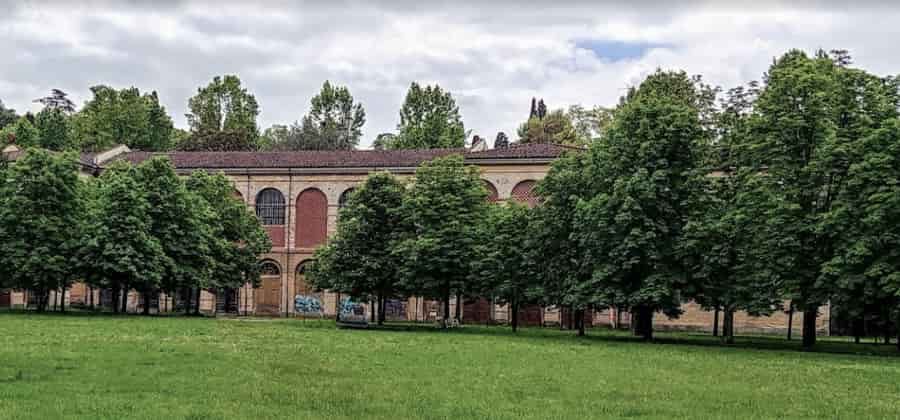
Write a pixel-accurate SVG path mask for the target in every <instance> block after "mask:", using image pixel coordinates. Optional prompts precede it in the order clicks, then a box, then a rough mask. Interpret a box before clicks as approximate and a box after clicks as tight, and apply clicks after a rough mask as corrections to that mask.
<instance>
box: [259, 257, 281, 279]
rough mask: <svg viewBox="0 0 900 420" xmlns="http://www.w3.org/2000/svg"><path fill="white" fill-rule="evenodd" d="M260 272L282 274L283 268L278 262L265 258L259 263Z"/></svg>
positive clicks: (263, 273)
mask: <svg viewBox="0 0 900 420" xmlns="http://www.w3.org/2000/svg"><path fill="white" fill-rule="evenodd" d="M259 274H260V275H262V276H280V275H281V268H280V267H278V263H276V262H275V261H272V260H265V261H262V262H260V263H259Z"/></svg>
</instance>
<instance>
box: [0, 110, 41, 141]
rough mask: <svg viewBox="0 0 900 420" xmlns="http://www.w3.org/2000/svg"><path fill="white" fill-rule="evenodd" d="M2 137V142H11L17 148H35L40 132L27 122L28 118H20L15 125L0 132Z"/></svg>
mask: <svg viewBox="0 0 900 420" xmlns="http://www.w3.org/2000/svg"><path fill="white" fill-rule="evenodd" d="M0 133H2V135H3V139H2V140H3V141H4V142H9V141H10V140H12V141H13V142H15V144H17V145H18V146H19V147H23V148H25V147H36V146H38V144H39V142H40V132H38V129H37V128H35V127H34V125H32V124H31V121H28V118H25V117H22V118H19V119H18V120H16V122H15V123H13V124H10V125H8V126H6V127H5V128H4V129H3V130H0Z"/></svg>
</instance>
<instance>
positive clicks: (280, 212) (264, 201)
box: [256, 188, 284, 226]
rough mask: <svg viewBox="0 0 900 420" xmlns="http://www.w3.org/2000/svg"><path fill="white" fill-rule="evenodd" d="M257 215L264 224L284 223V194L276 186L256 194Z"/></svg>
mask: <svg viewBox="0 0 900 420" xmlns="http://www.w3.org/2000/svg"><path fill="white" fill-rule="evenodd" d="M256 217H258V218H259V220H260V222H261V223H262V224H263V225H267V226H268V225H283V224H284V195H282V194H281V191H278V190H276V189H274V188H266V189H264V190H262V191H260V192H259V194H258V195H257V196H256Z"/></svg>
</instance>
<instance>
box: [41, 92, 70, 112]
mask: <svg viewBox="0 0 900 420" xmlns="http://www.w3.org/2000/svg"><path fill="white" fill-rule="evenodd" d="M34 102H37V103H40V104H42V105H44V109H45V110H46V109H52V110H58V111H60V112H62V113H63V114H66V115H70V114H73V113H75V103H74V102H72V100H71V99H69V94H67V93H66V92H63V91H62V90H60V89H51V90H50V94H49V95H47V96H45V97H43V98H37V99H35V100H34Z"/></svg>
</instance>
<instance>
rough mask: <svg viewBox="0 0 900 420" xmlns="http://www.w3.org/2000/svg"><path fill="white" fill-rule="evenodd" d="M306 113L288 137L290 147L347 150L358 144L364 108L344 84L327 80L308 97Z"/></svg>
mask: <svg viewBox="0 0 900 420" xmlns="http://www.w3.org/2000/svg"><path fill="white" fill-rule="evenodd" d="M311 104H312V107H311V108H310V110H309V113H308V114H307V115H306V116H305V117H303V121H302V124H301V126H300V127H297V126H296V124H295V126H294V127H293V129H292V133H291V134H292V135H291V136H289V137H288V139H289V140H288V144H287V146H288V148H289V149H291V150H351V149H353V148H355V147H356V146H357V145H358V144H359V138H360V137H362V126H363V124H365V123H366V112H365V110H364V109H363V107H362V104H359V103H354V101H353V96H352V95H350V90H349V89H347V87H345V86H332V85H331V83H329V82H328V81H327V80H326V81H325V83H324V84H323V85H322V90H321V91H320V92H319V94H318V95H316V96H314V97H313V98H312V101H311Z"/></svg>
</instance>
